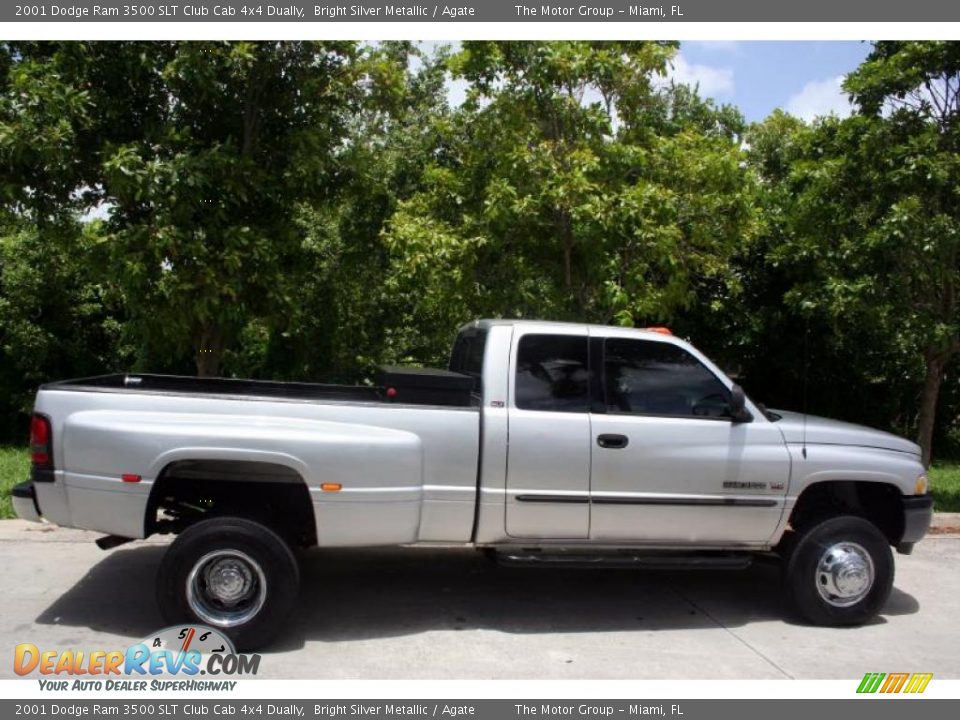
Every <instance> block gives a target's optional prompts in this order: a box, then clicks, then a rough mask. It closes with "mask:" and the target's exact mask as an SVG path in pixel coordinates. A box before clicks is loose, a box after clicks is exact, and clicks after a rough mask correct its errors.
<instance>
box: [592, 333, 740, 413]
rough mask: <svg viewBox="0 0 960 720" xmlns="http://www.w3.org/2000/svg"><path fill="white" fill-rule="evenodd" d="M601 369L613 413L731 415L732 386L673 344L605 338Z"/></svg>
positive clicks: (608, 405)
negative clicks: (730, 389)
mask: <svg viewBox="0 0 960 720" xmlns="http://www.w3.org/2000/svg"><path fill="white" fill-rule="evenodd" d="M603 374H604V378H603V379H604V384H605V388H606V397H607V411H608V412H611V413H632V414H634V415H673V416H677V417H703V418H711V417H712V418H721V417H729V416H730V391H729V390H727V388H726V387H725V386H724V385H723V383H721V382H720V381H719V380H718V379H717V378H716V376H715V375H714V374H713V373H712V372H710V371H709V370H707V368H705V367H704V366H703V365H702V364H701V363H700V361H699V360H697V359H696V358H695V357H694V356H693V355H691V354H690V353H688V352H687V351H686V350H684V349H683V348H680V347H677V346H676V345H671V344H669V343H662V342H651V341H647V340H628V339H623V338H608V339H607V340H606V342H605V343H604V368H603Z"/></svg>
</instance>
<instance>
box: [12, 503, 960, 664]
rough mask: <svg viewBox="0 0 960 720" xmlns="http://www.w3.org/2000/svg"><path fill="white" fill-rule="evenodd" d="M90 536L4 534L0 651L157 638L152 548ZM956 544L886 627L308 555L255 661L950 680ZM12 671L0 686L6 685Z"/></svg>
mask: <svg viewBox="0 0 960 720" xmlns="http://www.w3.org/2000/svg"><path fill="white" fill-rule="evenodd" d="M94 537H95V536H94V535H92V534H89V533H83V532H79V531H71V530H61V529H54V528H52V527H50V526H42V525H33V524H30V523H23V522H21V521H16V520H10V521H2V522H0V567H2V568H3V573H4V582H3V588H4V589H3V595H2V608H3V609H2V612H0V649H2V652H3V653H5V654H7V657H8V658H9V657H10V654H9V653H10V651H11V650H12V647H13V645H14V644H16V643H18V642H27V641H29V642H33V643H35V644H37V645H38V646H41V647H43V648H51V649H53V648H61V649H62V648H66V647H75V648H77V649H89V650H93V649H109V648H113V647H125V645H126V644H128V643H129V642H130V641H132V640H135V639H138V638H140V637H143V636H145V635H147V634H149V633H151V632H152V631H154V630H156V629H158V627H160V625H161V624H162V623H161V620H160V617H159V614H158V612H157V610H156V608H155V605H154V599H153V577H154V573H155V572H156V568H157V564H158V562H159V560H160V557H161V555H162V553H163V551H164V547H163V543H162V542H154V541H150V542H138V543H134V544H130V545H126V546H124V547H121V548H118V549H115V550H112V551H109V552H102V551H100V550H99V549H98V548H97V547H96V546H95V545H94V544H93V542H92V540H93V538H94ZM958 614H960V538H958V537H957V536H948V535H939V536H934V537H932V538H929V539H928V540H926V541H924V542H923V543H921V544H920V545H918V546H917V549H916V552H915V554H914V555H912V556H910V557H903V556H898V557H897V582H896V587H895V589H894V591H893V595H892V596H891V598H890V601H889V603H888V604H887V606H886V608H885V609H884V612H883V615H882V617H880V618H878V619H877V620H876V621H875V622H874V623H872V624H870V625H868V626H866V627H861V628H851V629H825V628H813V627H806V626H804V625H801V624H798V623H796V622H794V621H793V620H791V619H790V618H789V617H788V616H787V615H786V613H785V611H784V609H783V607H782V603H781V601H780V598H779V594H778V591H777V571H776V569H775V568H773V567H769V566H764V565H755V566H754V567H752V568H751V569H749V570H746V571H739V572H718V571H699V572H693V571H688V572H637V571H623V570H616V571H608V570H570V569H542V568H532V569H520V568H504V567H499V566H497V565H495V564H493V563H490V562H489V561H487V560H485V559H484V558H483V557H482V556H480V555H479V554H478V553H476V552H474V551H472V550H463V549H443V550H419V549H409V550H406V549H396V550H378V551H373V550H369V551H368V550H364V551H356V550H353V551H338V552H332V551H316V552H313V553H310V554H308V555H306V556H305V560H304V588H303V592H302V599H301V603H300V608H299V611H298V613H297V615H296V616H295V617H294V618H293V619H291V622H290V626H289V628H288V629H287V630H286V632H285V633H284V634H283V636H282V637H281V638H280V639H279V640H278V642H277V643H276V644H275V646H273V647H271V648H269V649H268V650H266V651H264V655H265V657H264V660H263V662H262V664H261V674H262V675H264V676H267V677H276V678H298V677H300V678H305V677H324V678H543V679H556V678H566V677H570V678H646V679H653V678H785V677H794V678H851V677H859V676H860V675H862V674H863V673H864V672H866V671H868V670H875V671H884V672H889V671H895V670H904V671H924V672H933V673H934V674H935V675H936V676H938V677H941V678H944V677H948V678H958V677H960V652H958V650H957V648H958V647H960V622H958V621H957V617H958ZM11 673H12V670H11V666H10V664H9V661H8V662H2V663H0V676H3V677H10V676H11Z"/></svg>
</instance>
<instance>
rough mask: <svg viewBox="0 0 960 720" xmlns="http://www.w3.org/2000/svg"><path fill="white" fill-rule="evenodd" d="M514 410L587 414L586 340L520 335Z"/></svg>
mask: <svg viewBox="0 0 960 720" xmlns="http://www.w3.org/2000/svg"><path fill="white" fill-rule="evenodd" d="M516 395H517V407H518V408H521V409H523V410H550V411H553V412H587V410H588V408H589V405H590V373H589V372H588V370H587V338H586V336H579V335H524V336H523V337H522V338H520V345H519V348H518V350H517V381H516Z"/></svg>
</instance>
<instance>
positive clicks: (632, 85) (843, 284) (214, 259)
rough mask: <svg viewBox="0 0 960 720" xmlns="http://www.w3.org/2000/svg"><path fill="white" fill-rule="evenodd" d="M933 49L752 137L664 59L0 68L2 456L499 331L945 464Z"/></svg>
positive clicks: (955, 326) (4, 47) (952, 187)
mask: <svg viewBox="0 0 960 720" xmlns="http://www.w3.org/2000/svg"><path fill="white" fill-rule="evenodd" d="M958 47H960V45H958V44H957V43H899V42H898V43H877V44H876V45H875V46H874V48H873V51H872V52H871V54H870V56H869V57H868V59H867V60H866V62H865V63H864V64H863V65H862V66H861V67H860V68H857V69H856V70H854V71H853V72H852V73H851V74H850V75H849V76H848V78H847V81H846V86H845V87H846V90H847V91H848V92H849V93H850V95H851V97H852V99H853V100H854V102H855V103H856V105H857V108H858V109H857V112H856V113H855V114H854V115H853V116H852V117H850V118H846V119H837V118H824V119H820V120H817V121H815V122H814V123H812V124H806V123H804V122H802V121H800V120H798V119H796V118H792V117H790V116H788V115H786V114H784V113H782V112H779V111H777V112H775V113H774V114H773V115H771V116H770V117H769V118H767V119H766V120H765V121H764V122H762V123H758V124H756V125H753V126H749V127H748V126H746V125H745V123H744V121H743V119H742V117H741V116H740V114H739V112H738V111H737V110H736V108H732V107H726V106H724V107H718V106H717V105H715V104H714V103H713V102H712V101H709V100H704V99H702V98H700V97H699V95H698V93H697V91H696V89H695V88H689V87H686V86H682V85H680V86H677V85H673V84H671V83H669V82H667V81H666V80H665V77H666V69H667V66H668V64H669V62H670V60H671V57H672V56H673V54H674V53H675V51H676V44H674V43H654V42H615V43H606V42H566V41H565V42H465V43H463V44H462V46H461V47H459V48H457V49H456V50H450V49H448V50H442V51H440V52H439V53H437V54H436V55H434V56H431V57H423V56H421V53H420V52H419V51H418V49H417V48H416V47H415V46H414V45H413V44H411V43H397V42H393V43H380V44H377V45H362V44H358V43H352V42H333V43H331V42H294V43H215V42H210V43H207V42H204V43H184V42H170V43H157V42H154V43H136V42H131V43H76V42H72V43H8V44H0V198H2V208H0V423H2V425H0V437H5V438H7V439H18V437H19V433H21V432H22V423H23V419H24V418H25V413H26V412H27V411H28V409H29V405H30V400H31V396H32V393H33V391H34V390H35V388H36V385H37V384H38V383H40V382H42V381H44V380H46V379H50V378H59V377H65V376H76V375H83V374H94V373H98V372H109V371H114V370H119V369H137V370H153V371H164V372H183V373H193V372H197V373H200V374H224V375H242V376H252V377H272V378H279V379H303V380H321V379H322V380H329V381H346V382H362V381H364V380H365V379H367V378H369V377H370V371H371V369H372V368H373V367H374V366H375V365H376V364H378V363H381V362H420V363H442V362H444V359H445V355H446V352H447V349H448V347H449V344H450V341H451V339H452V335H453V333H454V331H455V329H456V327H457V326H458V325H460V324H461V323H463V322H466V321H468V320H470V319H472V318H475V317H481V316H522V317H541V318H550V319H573V320H584V321H591V322H601V323H616V324H623V325H645V324H670V325H671V326H673V327H674V328H675V330H676V331H677V332H679V333H681V334H683V335H685V336H687V337H689V338H690V339H691V340H693V341H694V342H695V343H696V344H697V345H699V346H700V347H701V348H702V349H703V350H705V351H706V352H708V353H710V354H712V355H713V356H714V357H716V358H717V359H718V360H719V361H720V362H721V364H724V365H726V366H727V367H728V368H730V369H731V371H732V372H734V373H735V374H736V375H737V376H738V378H739V379H740V381H741V382H742V383H743V384H744V385H745V386H746V388H747V390H748V392H750V393H751V394H752V395H753V396H754V397H755V398H756V399H758V400H760V401H764V402H767V403H768V404H771V405H774V406H777V405H780V406H784V407H793V408H799V407H801V406H803V405H804V404H806V405H807V406H808V407H809V409H810V410H811V411H813V412H821V413H824V414H830V415H834V416H838V417H841V418H846V419H850V420H856V421H861V422H865V423H868V424H871V425H875V426H881V427H886V428H889V429H892V430H895V431H897V432H900V433H904V434H913V435H916V436H917V437H918V438H919V439H920V440H921V442H922V443H923V444H924V447H925V449H926V452H927V453H928V457H929V453H930V448H931V447H935V448H936V449H937V453H938V455H941V456H942V455H944V454H951V453H953V452H955V451H956V450H957V449H958V448H955V447H954V444H955V443H954V441H953V440H952V437H953V434H954V433H956V434H958V435H960V428H958V427H956V423H955V418H956V415H957V412H956V411H957V408H958V407H960V385H958V383H957V382H956V379H955V378H954V377H953V375H952V368H953V366H954V364H955V362H956V356H957V354H958V353H957V350H958V349H960V340H958V338H960V320H958V314H957V310H958V308H957V298H956V293H957V288H956V284H957V279H958V278H957V273H958V270H960V266H958V257H957V242H958V232H960V226H958V222H960V216H958V212H960V210H958V208H960V204H958V199H960V198H958V197H957V194H958V192H960V191H958V188H960V174H958V171H960V164H958V163H960V160H958V157H960V156H958V146H957V133H958V132H960V130H958V128H960V123H958V122H957V121H958V114H960V105H958V91H960V51H958ZM449 79H456V80H457V81H458V82H460V83H462V84H464V85H465V87H466V99H465V101H464V102H463V104H462V105H460V106H459V107H451V106H450V104H449V102H448V100H447V89H446V82H447V81H448V80H449ZM92 217H95V218H98V219H95V220H91V218H92ZM808 367H809V372H808V371H807V368H808ZM808 377H809V378H810V379H809V381H808V380H807V378H808Z"/></svg>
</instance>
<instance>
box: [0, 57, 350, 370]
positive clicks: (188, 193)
mask: <svg viewBox="0 0 960 720" xmlns="http://www.w3.org/2000/svg"><path fill="white" fill-rule="evenodd" d="M10 58H11V61H10V63H9V67H8V78H9V79H8V83H9V84H10V85H12V86H14V87H13V88H12V89H11V91H10V92H8V93H7V94H6V95H5V107H4V112H3V113H2V116H3V122H0V154H2V155H3V156H5V157H6V158H8V159H10V161H11V167H12V168H14V170H13V171H12V172H11V173H10V175H9V177H8V180H7V182H6V183H5V187H6V189H7V190H8V192H11V193H13V194H14V195H17V194H19V195H18V201H19V202H21V203H22V204H23V205H25V206H27V207H31V208H33V209H34V210H35V212H36V213H37V216H38V217H40V216H43V215H44V213H45V210H44V204H46V205H54V206H56V205H59V206H67V205H73V206H77V205H80V206H87V207H89V206H92V205H95V204H102V205H104V206H106V207H107V208H109V220H108V222H107V228H108V236H107V243H108V248H109V252H108V255H109V257H110V259H111V262H112V265H113V276H114V278H115V281H116V283H117V284H118V285H119V286H120V287H121V288H122V291H123V294H124V297H125V301H126V304H127V308H128V312H129V313H130V316H131V318H132V320H133V323H132V325H131V328H132V330H133V332H134V333H135V334H136V336H137V340H138V346H139V347H140V348H141V349H142V350H143V352H145V353H146V354H148V355H151V356H162V355H163V354H164V353H166V355H167V356H168V357H177V356H182V355H183V354H184V353H192V354H193V355H194V358H195V364H196V369H197V372H198V374H200V375H210V374H215V373H217V372H219V371H220V368H221V361H222V358H223V353H224V351H225V349H227V348H229V347H230V346H231V345H232V344H233V343H234V342H235V340H236V338H237V335H238V333H239V332H240V331H241V329H242V328H243V327H244V325H245V323H246V322H247V321H248V319H249V318H251V317H259V318H264V319H266V320H265V321H266V322H268V323H270V322H272V319H273V318H276V317H282V316H284V315H285V314H286V313H287V312H289V309H290V308H291V306H292V305H293V304H294V299H293V297H292V291H293V289H294V288H296V287H297V281H298V275H297V269H298V264H299V261H300V257H299V249H300V233H299V228H298V226H297V224H296V219H295V218H296V209H297V207H298V206H299V205H300V204H302V203H307V202H319V201H322V200H324V199H327V198H329V197H331V196H333V195H334V194H335V191H336V188H337V185H338V180H337V177H338V152H339V150H340V148H341V144H342V142H343V139H344V137H345V135H346V133H347V126H348V123H349V121H350V118H351V117H352V115H353V113H354V112H355V110H356V107H357V105H358V103H359V102H360V99H361V98H362V96H363V87H362V82H361V81H362V80H363V77H362V63H360V62H359V51H358V48H357V45H356V44H355V43H351V42H281V43H272V42H270V43H267V42H264V43H247V42H240V43H218V42H184V43H156V42H150V43H55V44H45V43H44V44H32V43H27V44H18V45H16V46H13V48H12V53H10ZM38 140H39V141H40V142H37V141H38ZM35 148H36V149H35ZM38 153H39V154H40V155H39V160H40V161H39V162H38V160H37V157H35V156H37V155H38ZM58 153H59V154H58ZM61 158H67V159H68V162H66V163H64V164H60V163H59V160H60V159H61ZM41 201H43V202H41Z"/></svg>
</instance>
